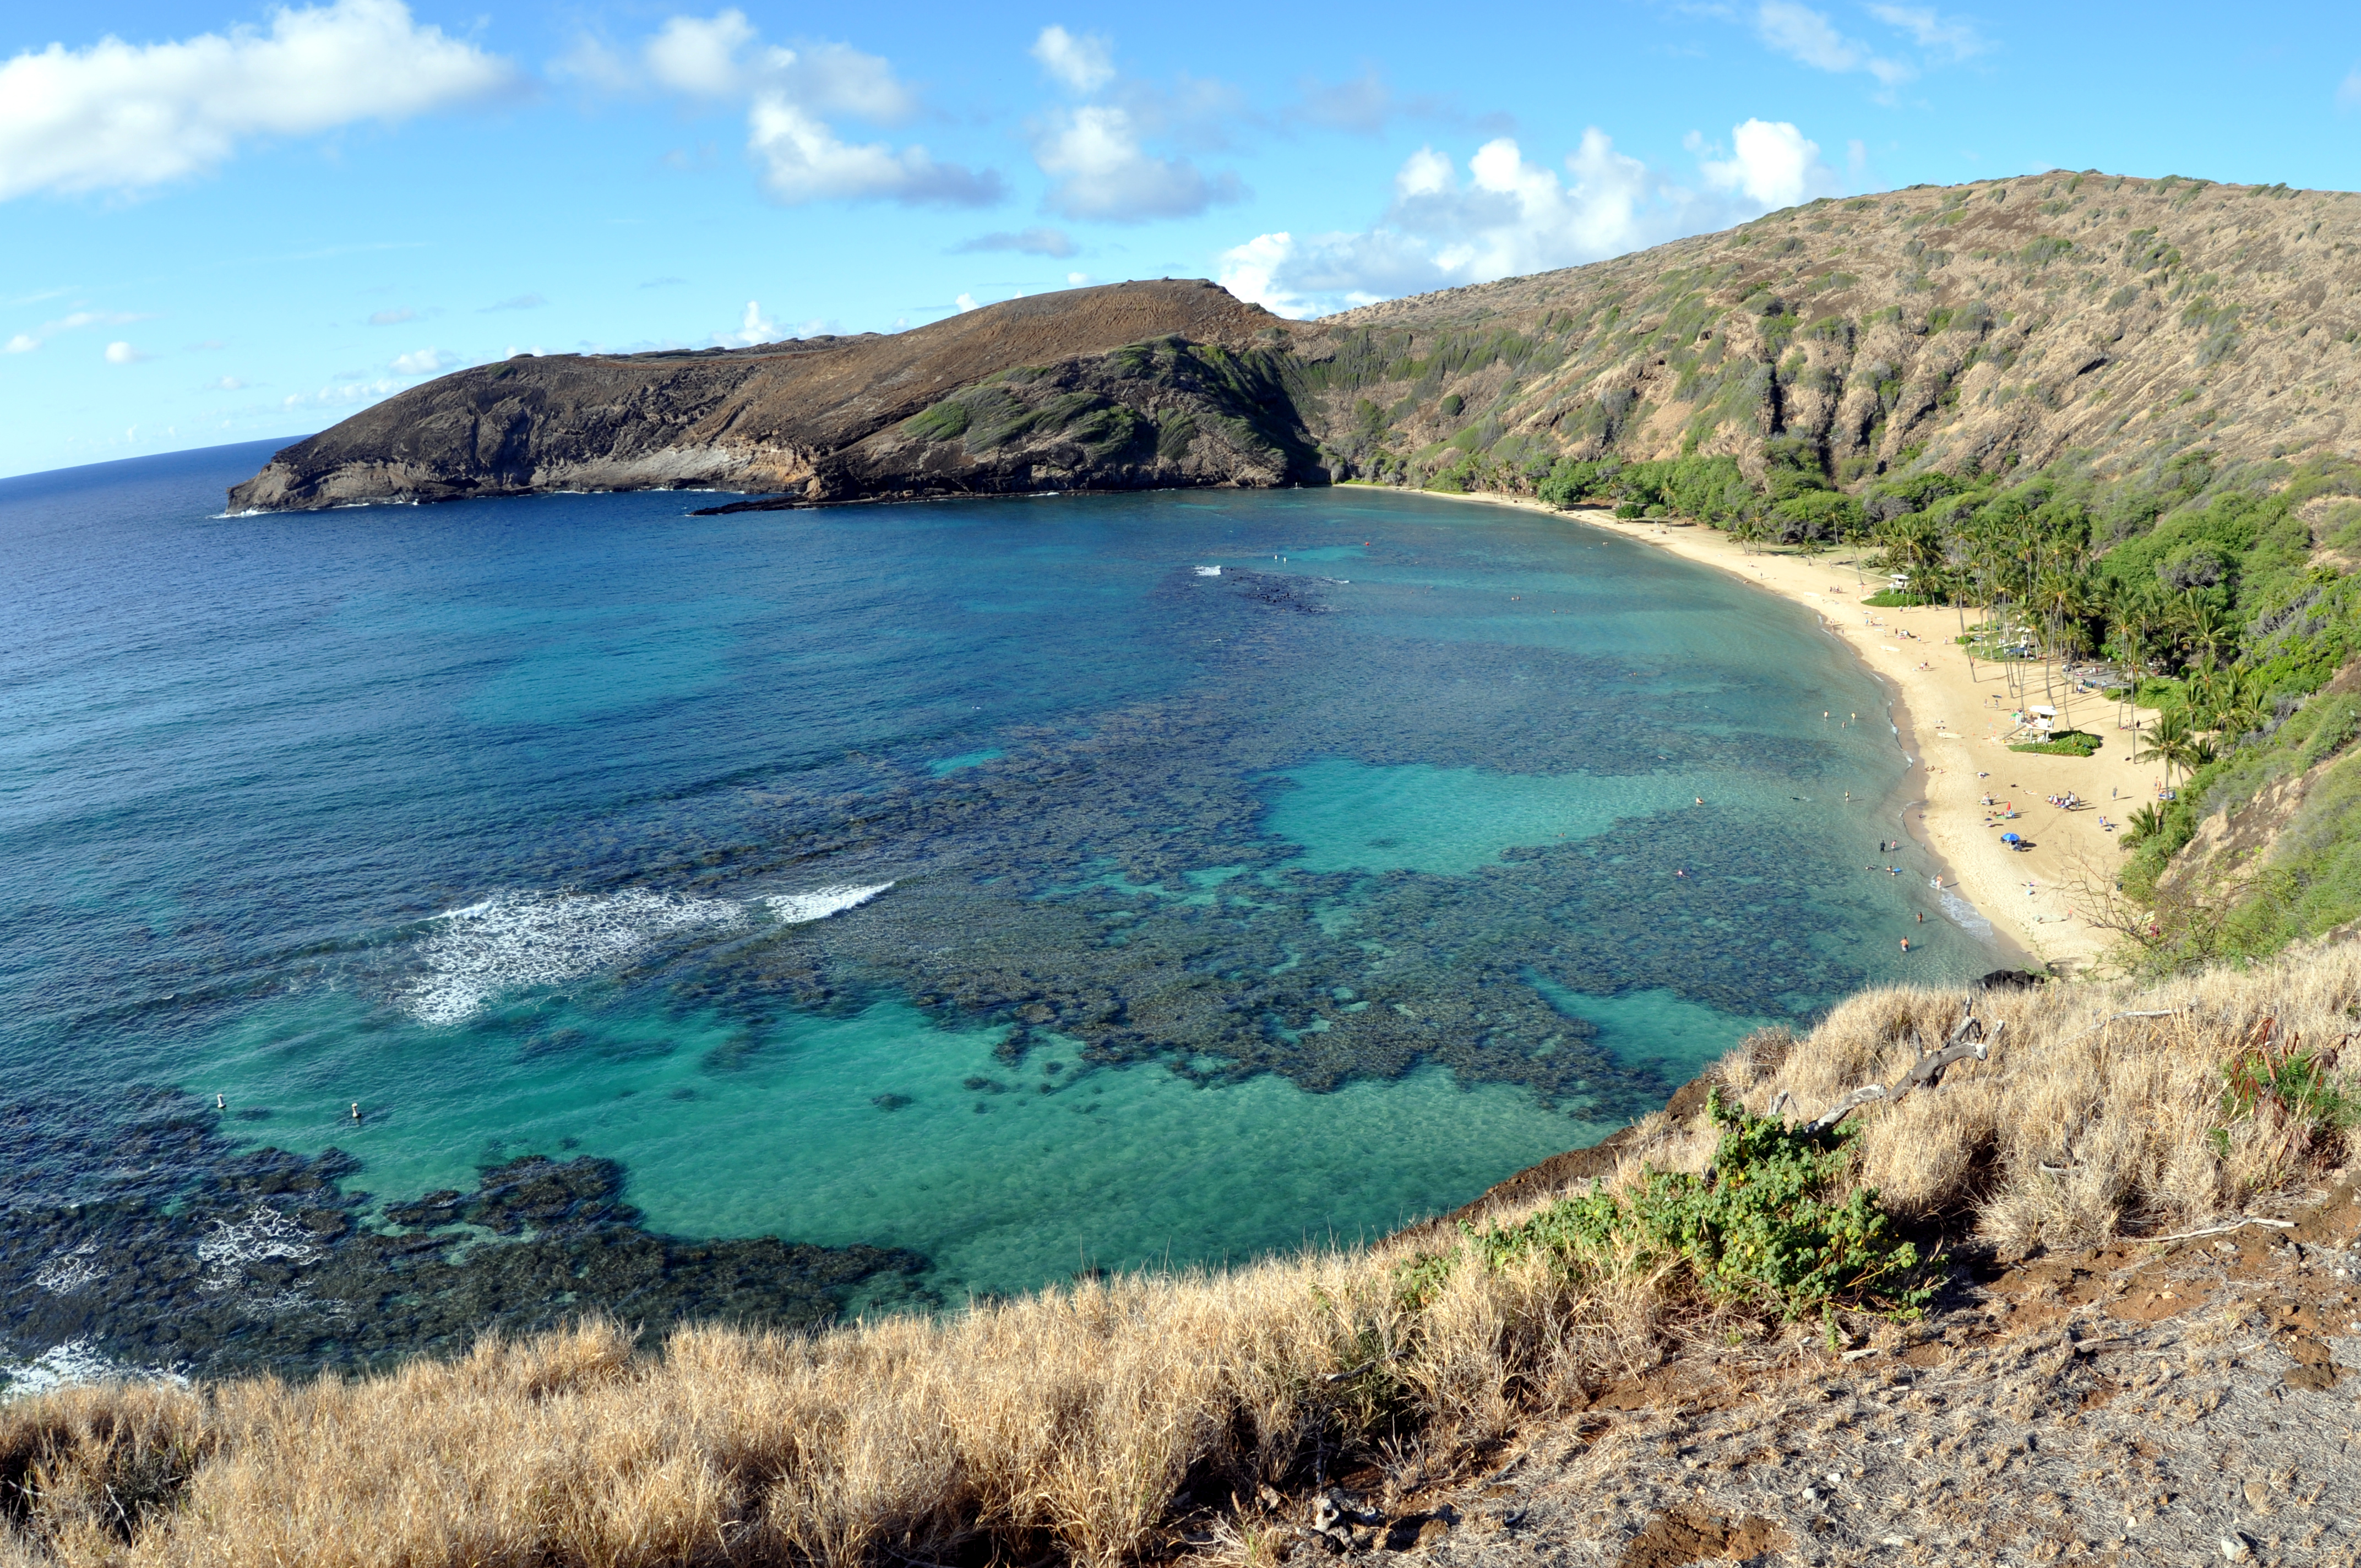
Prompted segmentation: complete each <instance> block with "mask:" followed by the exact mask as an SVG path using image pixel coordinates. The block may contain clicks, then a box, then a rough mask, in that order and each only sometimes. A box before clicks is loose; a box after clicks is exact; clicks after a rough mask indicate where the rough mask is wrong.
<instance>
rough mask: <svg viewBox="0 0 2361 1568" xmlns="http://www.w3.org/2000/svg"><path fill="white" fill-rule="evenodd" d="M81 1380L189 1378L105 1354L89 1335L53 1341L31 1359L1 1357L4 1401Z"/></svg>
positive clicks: (171, 1380) (176, 1380)
mask: <svg viewBox="0 0 2361 1568" xmlns="http://www.w3.org/2000/svg"><path fill="white" fill-rule="evenodd" d="M78 1383H171V1384H176V1385H178V1386H179V1387H183V1388H185V1387H188V1386H189V1380H188V1379H187V1378H186V1377H184V1376H181V1374H180V1373H178V1372H175V1371H173V1370H171V1369H170V1367H165V1366H134V1365H130V1364H128V1363H126V1362H121V1361H116V1360H115V1359H114V1358H113V1357H111V1356H107V1355H104V1354H100V1353H99V1351H98V1350H97V1349H96V1348H95V1347H93V1345H92V1344H91V1343H90V1341H88V1340H86V1339H76V1340H68V1341H67V1342H66V1343H63V1344H60V1345H52V1346H50V1347H49V1349H48V1350H45V1351H43V1352H42V1353H41V1354H38V1355H37V1356H35V1357H33V1359H32V1360H30V1361H0V1402H5V1401H6V1400H9V1399H23V1398H31V1397H32V1396H33V1395H36V1394H46V1393H48V1392H49V1391H50V1390H51V1389H53V1388H64V1387H71V1386H72V1385H74V1384H78Z"/></svg>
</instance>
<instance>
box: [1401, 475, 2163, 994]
mask: <svg viewBox="0 0 2361 1568" xmlns="http://www.w3.org/2000/svg"><path fill="white" fill-rule="evenodd" d="M1356 488H1359V487H1356ZM1366 488H1370V489H1383V488H1389V487H1384V486H1367V487H1366ZM1415 493H1417V494H1419V495H1421V496H1433V497H1437V498H1439V499H1448V500H1462V501H1474V502H1477V503H1480V504H1483V505H1488V506H1509V507H1521V508H1523V509H1525V510H1530V511H1537V512H1542V513H1544V514H1546V515H1548V516H1551V517H1556V518H1563V519H1565V520H1567V521H1573V522H1578V523H1581V524H1583V525H1584V526H1586V527H1591V528H1597V529H1599V530H1601V531H1603V532H1609V533H1615V534H1620V535H1621V536H1623V537H1624V538H1627V539H1631V540H1633V541H1635V542H1637V543H1642V544H1648V545H1652V546H1654V547H1655V548H1658V549H1662V550H1665V551H1668V552H1670V553H1671V554H1675V555H1678V556H1680V557H1681V558H1683V559H1684V560H1688V561H1694V562H1697V564H1699V565H1707V566H1712V567H1714V568H1716V569H1718V570H1720V571H1723V572H1727V573H1729V574H1730V576H1734V577H1737V578H1739V579H1741V581H1744V582H1748V583H1752V584H1753V585H1754V586H1755V587H1758V588H1761V589H1763V591H1765V592H1767V593H1771V594H1773V595H1775V596H1776V597H1778V598H1783V599H1785V600H1787V601H1788V602H1789V603H1791V604H1794V605H1796V606H1798V607H1799V608H1802V609H1808V610H1811V611H1812V612H1813V613H1814V614H1815V615H1816V616H1817V618H1818V620H1819V621H1820V624H1821V626H1822V627H1823V628H1824V629H1825V630H1827V631H1828V633H1829V634H1830V635H1831V636H1833V637H1835V638H1836V639H1837V640H1838V641H1840V642H1842V643H1843V644H1845V645H1846V647H1848V648H1849V649H1850V651H1851V652H1852V653H1853V655H1854V656H1855V657H1857V658H1858V659H1860V660H1861V663H1862V664H1863V665H1865V666H1866V667H1867V668H1868V669H1869V671H1870V673H1871V674H1873V675H1875V676H1876V677H1877V679H1878V684H1879V685H1880V686H1881V687H1883V689H1884V691H1885V694H1886V697H1887V700H1888V702H1889V703H1890V704H1891V705H1892V717H1893V720H1894V730H1895V733H1896V735H1897V737H1898V739H1899V741H1900V744H1901V746H1902V752H1903V756H1904V757H1905V760H1906V762H1907V763H1908V770H1909V771H1908V773H1907V775H1906V779H1905V787H1904V788H1903V790H1902V791H1901V792H1900V794H1899V795H1897V797H1896V798H1897V800H1899V801H1901V802H1902V803H1903V810H1902V817H1903V826H1904V828H1905V830H1906V831H1908V832H1909V833H1910V834H1911V836H1912V837H1913V838H1914V839H1916V840H1917V841H1918V842H1919V844H1920V845H1921V846H1922V847H1923V848H1924V849H1925V850H1927V855H1928V856H1929V858H1930V859H1931V860H1933V861H1935V862H1936V864H1937V868H1938V875H1940V876H1941V877H1942V878H1943V879H1944V886H1945V890H1946V891H1949V892H1952V893H1954V894H1955V895H1956V896H1958V897H1959V898H1960V899H1962V900H1963V901H1964V902H1965V903H1966V904H1967V905H1970V906H1971V911H1972V913H1973V914H1974V915H1975V916H1981V917H1982V919H1984V920H1986V921H1989V922H1990V923H1991V925H1992V927H1993V937H1994V938H1995V939H1996V940H1997V941H1998V942H1999V944H2000V945H2001V946H2002V948H2004V950H2005V949H2006V948H2016V949H2018V950H2019V951H2021V952H2023V953H2024V954H2026V956H2027V959H2028V960H2029V967H2037V968H2038V967H2048V968H2049V969H2051V970H2054V971H2056V972H2058V973H2061V974H2070V973H2075V972H2078V971H2081V970H2085V969H2087V968H2089V967H2090V966H2091V965H2092V963H2093V962H2095V961H2096V960H2097V959H2099V958H2100V957H2101V956H2102V955H2103V953H2104V952H2105V951H2106V949H2107V948H2109V947H2110V946H2111V945H2112V943H2113V941H2114V936H2113V933H2111V932H2109V931H2107V930H2106V929H2105V928H2103V927H2099V926H2095V925H2093V924H2092V923H2091V922H2090V920H2088V919H2087V918H2086V917H2085V916H2084V915H2083V913H2082V912H2081V907H2080V906H2081V898H2080V897H2079V896H2078V889H2079V887H2081V886H2084V885H2090V884H2092V883H2103V882H2110V881H2112V879H2113V877H2114V872H2115V870H2116V869H2117V868H2118V867H2119V866H2120V864H2121V863H2122V861H2123V858H2124V857H2123V851H2122V850H2120V849H2118V848H2117V842H2118V839H2119V834H2118V833H2117V832H2111V831H2108V830H2107V828H2105V827H2103V823H2116V824H2120V823H2121V822H2122V820H2123V819H2124V818H2125V817H2128V816H2129V815H2130V813H2131V812H2132V811H2133V809H2134V808H2136V806H2139V805H2141V804H2142V803H2143V802H2145V801H2147V800H2148V799H2151V798H2153V795H2154V786H2155V784H2156V783H2157V782H2158V781H2157V780H2156V779H2155V778H2154V777H2153V776H2152V775H2153V773H2154V772H2155V770H2154V768H2153V767H2152V766H2150V767H2141V766H2135V765H2134V764H2133V762H2132V761H2131V755H2132V752H2133V751H2134V750H2135V748H2136V735H2135V733H2134V732H2133V731H2132V730H2130V729H2121V728H2118V725H2117V719H2116V717H2115V705H2114V703H2111V702H2108V701H2107V700H2106V699H2104V698H2103V697H2101V696H2097V695H2095V694H2089V693H2082V694H2074V695H2073V696H2072V697H2071V698H2070V700H2068V701H2066V702H2064V703H2062V704H2061V705H2060V714H2059V719H2060V725H2061V727H2072V728H2077V729H2089V730H2091V731H2092V732H2093V733H2096V734H2099V735H2100V736H2101V739H2102V745H2101V748H2100V751H2099V753H2098V754H2097V755H2095V756H2092V757H2052V756H2042V755H2038V754H2035V753H2030V752H2020V751H2010V750H2009V749H2008V746H2007V742H2006V736H2007V735H2008V733H2009V732H2010V731H2011V730H2013V729H2015V725H2014V723H2013V722H2012V721H2011V720H2010V718H2008V714H2009V713H2010V711H2012V709H2011V707H2010V703H2011V698H2010V697H2009V696H2008V690H2007V685H2008V683H2007V674H2006V672H2005V671H2004V669H2003V668H2002V667H2001V666H1998V665H1994V664H1992V663H1988V662H1982V661H1977V660H1974V659H1972V658H1971V657H1970V656H1969V655H1968V653H1967V652H1966V650H1964V649H1962V648H1960V646H1959V645H1958V644H1957V642H1956V641H1954V636H1955V634H1956V630H1957V628H1956V625H1955V624H1954V623H1955V620H1956V618H1957V616H1958V613H1959V612H1958V611H1957V610H1955V609H1950V608H1948V607H1943V606H1931V607H1921V608H1913V609H1871V608H1869V607H1867V606H1864V605H1863V604H1861V600H1862V599H1864V598H1867V597H1868V596H1869V595H1870V594H1872V593H1874V592H1876V591H1877V589H1878V588H1879V587H1883V582H1882V581H1881V582H1876V583H1872V582H1871V581H1870V580H1869V579H1868V578H1867V577H1866V576H1862V575H1861V573H1860V572H1858V571H1857V570H1856V568H1855V567H1853V566H1852V565H1850V562H1849V561H1840V560H1839V559H1837V554H1838V553H1835V552H1831V553H1830V554H1829V555H1828V556H1827V557H1824V558H1818V559H1815V558H1812V557H1807V556H1803V555H1795V554H1783V553H1774V552H1772V551H1767V550H1763V551H1757V550H1750V549H1748V548H1747V547H1746V546H1745V545H1743V544H1741V543H1739V542H1737V541H1736V540H1733V539H1731V538H1730V536H1729V535H1728V534H1726V533H1723V532H1720V531H1719V530H1718V529H1713V528H1708V527H1706V526H1704V525H1702V524H1698V523H1691V522H1686V521H1679V520H1675V519H1672V518H1633V519H1619V518H1617V517H1616V516H1615V515H1614V514H1613V513H1612V512H1610V511H1608V510H1605V509H1601V508H1585V507H1577V508H1573V509H1570V510H1559V509H1558V508H1556V507H1554V506H1551V505H1549V504H1547V503H1546V502H1543V501H1541V500H1538V499H1534V498H1532V497H1530V496H1507V495H1498V494H1487V493H1481V492H1478V493H1470V494H1463V495H1449V494H1446V493H1444V492H1439V491H1426V490H1422V491H1418V492H1415ZM1855 554H1858V553H1855ZM1839 576H1852V577H1853V578H1854V581H1853V582H1852V583H1850V584H1846V583H1842V582H1840V581H1839V580H1838V579H1839ZM2026 700H2030V699H2026ZM1911 784H1916V786H1917V787H1916V792H1915V793H1916V799H1915V802H1914V800H1913V791H1912V790H1911V789H1910V787H1909V785H1911ZM2069 793H2071V794H2073V795H2076V796H2077V797H2078V798H2079V799H2080V800H2081V801H2082V802H2084V803H2086V804H2084V805H2082V806H2079V807H2077V808H2076V809H2072V810H2068V809H2064V808H2061V807H2059V806H2051V805H2049V804H2048V801H2049V800H2050V799H2051V798H2052V797H2054V796H2062V795H2067V794H2069ZM1986 795H1991V796H1992V797H1993V799H1994V800H1996V801H2004V802H2008V803H2010V804H2011V805H2013V806H2015V811H2016V815H2015V817H2012V818H2008V819H2006V820H2005V821H1995V820H1994V819H1993V811H1991V810H1988V809H1987V808H1986V807H1985V806H1984V805H1983V800H1984V797H1985V796H1986ZM2004 830H2007V831H2014V832H2016V833H2017V834H2018V835H2019V836H2020V837H2021V838H2023V839H2026V840H2028V841H2029V847H2027V848H2026V849H2024V850H2012V849H2010V848H2008V847H2007V846H2005V845H2004V844H2003V843H2002V842H2001V834H2002V832H2003V831H2004ZM1952 918H1953V919H1954V920H1957V919H1958V916H1957V915H1956V913H1954V914H1953V915H1952Z"/></svg>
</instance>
